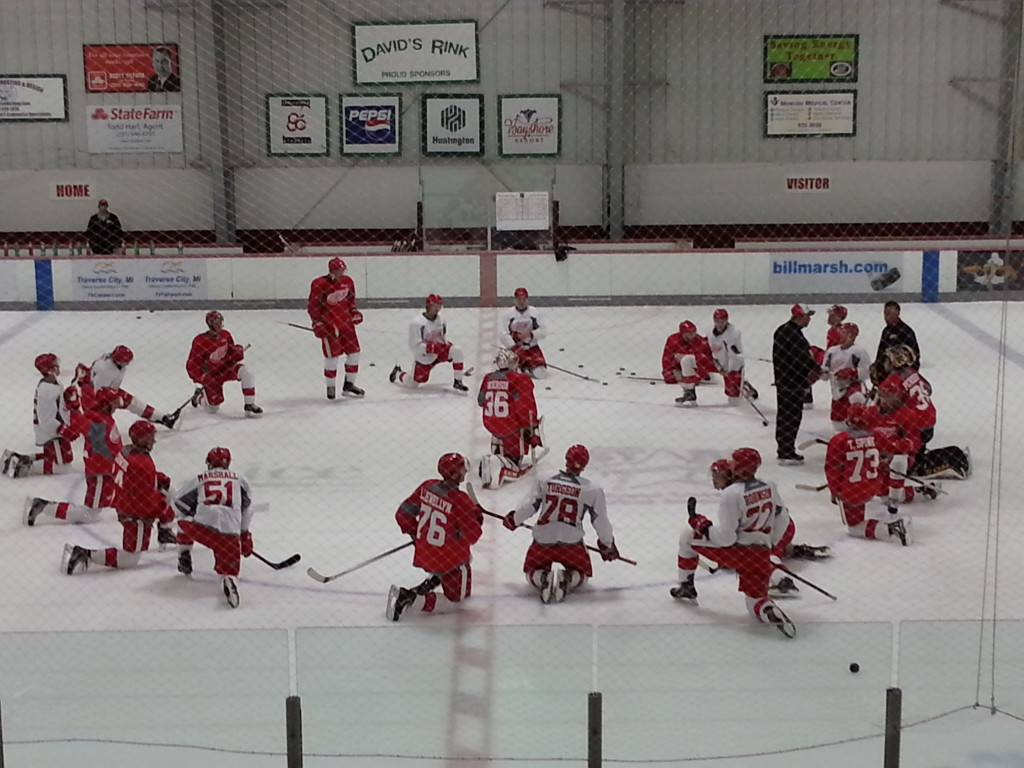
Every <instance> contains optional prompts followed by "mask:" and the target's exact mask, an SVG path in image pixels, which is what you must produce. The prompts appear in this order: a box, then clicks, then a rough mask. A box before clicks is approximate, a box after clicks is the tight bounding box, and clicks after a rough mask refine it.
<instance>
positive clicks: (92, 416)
mask: <svg viewBox="0 0 1024 768" xmlns="http://www.w3.org/2000/svg"><path fill="white" fill-rule="evenodd" d="M71 423H72V426H73V427H74V429H75V431H76V432H77V433H79V434H80V435H82V438H83V443H84V445H85V476H86V477H89V476H91V475H110V476H111V477H113V478H114V482H115V483H120V482H121V479H122V474H123V473H124V471H125V469H126V468H127V467H128V462H127V460H126V459H125V458H124V456H123V453H124V443H123V441H122V440H121V432H120V431H119V430H118V428H117V422H116V421H114V417H113V416H112V415H110V414H109V413H103V412H102V411H96V410H93V411H88V412H86V413H84V414H82V413H73V414H71Z"/></svg>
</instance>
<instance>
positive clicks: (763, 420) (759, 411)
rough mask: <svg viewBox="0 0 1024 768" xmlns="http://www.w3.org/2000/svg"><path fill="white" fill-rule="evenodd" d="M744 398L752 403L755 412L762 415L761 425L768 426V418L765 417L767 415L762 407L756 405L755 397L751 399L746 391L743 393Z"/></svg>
mask: <svg viewBox="0 0 1024 768" xmlns="http://www.w3.org/2000/svg"><path fill="white" fill-rule="evenodd" d="M740 391H741V392H742V391H743V390H742V389H741V390H740ZM743 399H744V400H746V401H747V402H748V403H750V407H751V408H753V409H754V413H756V414H757V415H758V416H760V417H761V426H762V427H767V426H768V419H767V418H765V415H764V414H763V413H761V409H760V408H758V407H757V406H756V405H754V401H753V399H751V397H750V396H749V395H747V394H746V392H744V393H743Z"/></svg>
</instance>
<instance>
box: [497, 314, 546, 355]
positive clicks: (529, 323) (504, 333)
mask: <svg viewBox="0 0 1024 768" xmlns="http://www.w3.org/2000/svg"><path fill="white" fill-rule="evenodd" d="M500 329H501V334H500V336H499V339H498V342H499V346H502V347H508V348H510V349H511V348H512V347H523V348H524V349H529V348H530V347H536V346H539V345H540V342H541V341H543V340H544V338H545V337H546V336H547V335H548V327H547V325H545V324H544V322H543V320H541V316H540V313H538V312H537V310H536V309H534V308H533V307H527V308H526V309H519V308H518V307H515V306H513V307H510V308H509V309H506V310H505V314H504V315H503V316H502V319H501V326H500Z"/></svg>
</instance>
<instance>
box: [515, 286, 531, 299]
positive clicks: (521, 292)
mask: <svg viewBox="0 0 1024 768" xmlns="http://www.w3.org/2000/svg"><path fill="white" fill-rule="evenodd" d="M513 296H515V298H517V299H518V298H519V297H520V296H521V297H523V298H524V299H528V298H530V292H529V291H527V290H526V289H525V288H522V287H520V288H516V292H515V293H514V294H513Z"/></svg>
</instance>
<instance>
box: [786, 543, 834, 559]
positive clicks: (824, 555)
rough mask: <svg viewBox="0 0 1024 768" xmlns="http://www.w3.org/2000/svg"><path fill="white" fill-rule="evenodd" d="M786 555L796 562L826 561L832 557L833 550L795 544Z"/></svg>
mask: <svg viewBox="0 0 1024 768" xmlns="http://www.w3.org/2000/svg"><path fill="white" fill-rule="evenodd" d="M786 555H787V556H788V557H792V558H793V559H794V560H826V559H828V558H830V557H832V549H831V548H830V547H813V546H811V545H810V544H793V545H792V546H791V547H790V548H789V551H788V552H787V553H786Z"/></svg>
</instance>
